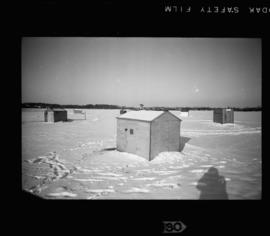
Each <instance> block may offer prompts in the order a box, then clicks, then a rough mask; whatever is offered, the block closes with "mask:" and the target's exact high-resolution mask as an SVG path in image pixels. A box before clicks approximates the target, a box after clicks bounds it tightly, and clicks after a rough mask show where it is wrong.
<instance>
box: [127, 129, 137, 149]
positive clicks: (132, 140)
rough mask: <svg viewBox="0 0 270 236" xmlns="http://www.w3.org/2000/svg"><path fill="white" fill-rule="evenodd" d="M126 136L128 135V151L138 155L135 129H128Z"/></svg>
mask: <svg viewBox="0 0 270 236" xmlns="http://www.w3.org/2000/svg"><path fill="white" fill-rule="evenodd" d="M126 135H127V150H128V152H131V153H136V147H137V142H136V133H135V129H134V128H130V129H128V131H127V134H126Z"/></svg>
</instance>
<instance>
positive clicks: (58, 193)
mask: <svg viewBox="0 0 270 236" xmlns="http://www.w3.org/2000/svg"><path fill="white" fill-rule="evenodd" d="M67 110H68V118H69V121H68V122H57V123H45V122H22V188H23V189H24V190H26V191H29V192H32V193H33V194H36V195H39V196H41V197H44V198H49V199H227V198H228V199H260V198H261V191H262V189H261V178H262V175H261V165H262V159H261V112H234V117H235V123H234V124H224V125H221V124H217V123H213V121H212V118H213V117H212V116H213V112H212V111H190V113H189V117H180V118H181V119H182V123H181V152H163V153H160V154H159V155H158V156H157V157H156V158H155V159H154V160H153V161H151V162H148V161H146V160H145V159H143V158H141V157H139V156H136V155H133V154H128V153H123V152H118V151H117V150H115V147H116V119H115V117H116V116H118V115H119V110H85V111H86V120H84V116H82V115H80V114H73V113H72V110H69V109H67ZM173 113H175V114H176V115H180V113H179V112H175V111H173ZM26 116H27V112H23V116H22V117H26Z"/></svg>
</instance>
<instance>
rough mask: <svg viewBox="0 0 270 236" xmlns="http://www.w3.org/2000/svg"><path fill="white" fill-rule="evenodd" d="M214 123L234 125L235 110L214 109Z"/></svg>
mask: <svg viewBox="0 0 270 236" xmlns="http://www.w3.org/2000/svg"><path fill="white" fill-rule="evenodd" d="M214 122H216V123H221V124H224V123H234V113H233V109H228V108H216V109H214Z"/></svg>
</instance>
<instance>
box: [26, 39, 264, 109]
mask: <svg viewBox="0 0 270 236" xmlns="http://www.w3.org/2000/svg"><path fill="white" fill-rule="evenodd" d="M22 102H44V103H57V104H80V105H83V104H115V105H127V106H138V105H139V104H140V103H142V104H144V105H145V106H260V105H261V40H260V39H237V38H77V37H76V38H72V37H70V38H61V37H59V38H58V37H56V38H47V37H43V38H36V37H34V38H23V40H22Z"/></svg>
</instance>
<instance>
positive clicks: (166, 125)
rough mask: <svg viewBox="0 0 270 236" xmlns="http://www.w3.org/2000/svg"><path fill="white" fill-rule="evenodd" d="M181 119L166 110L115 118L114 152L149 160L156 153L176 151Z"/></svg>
mask: <svg viewBox="0 0 270 236" xmlns="http://www.w3.org/2000/svg"><path fill="white" fill-rule="evenodd" d="M181 121H182V120H181V119H180V118H178V117H177V116H175V115H174V114H172V113H171V112H169V111H146V110H140V111H130V112H127V113H125V114H123V115H120V116H118V117H117V150H118V151H123V152H128V153H133V154H136V155H139V156H142V157H144V158H146V159H147V160H149V161H151V160H153V158H154V157H155V156H156V155H158V154H159V153H160V152H165V151H179V148H180V125H181Z"/></svg>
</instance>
